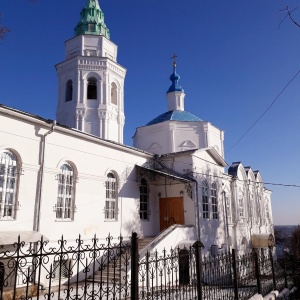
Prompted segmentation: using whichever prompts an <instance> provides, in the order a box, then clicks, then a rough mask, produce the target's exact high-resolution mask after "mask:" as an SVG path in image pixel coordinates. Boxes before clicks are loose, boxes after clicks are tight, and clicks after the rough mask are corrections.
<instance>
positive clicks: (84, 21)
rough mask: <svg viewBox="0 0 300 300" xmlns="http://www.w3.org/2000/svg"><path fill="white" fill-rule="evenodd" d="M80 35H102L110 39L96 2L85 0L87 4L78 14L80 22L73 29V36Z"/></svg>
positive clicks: (102, 15)
mask: <svg viewBox="0 0 300 300" xmlns="http://www.w3.org/2000/svg"><path fill="white" fill-rule="evenodd" d="M81 34H92V35H104V36H105V37H106V38H108V39H110V32H109V29H108V28H107V27H106V25H105V23H104V13H103V12H102V10H101V8H100V5H99V2H98V0H87V4H86V6H85V7H83V9H82V11H81V13H80V21H79V22H78V24H77V26H76V27H75V36H78V35H81Z"/></svg>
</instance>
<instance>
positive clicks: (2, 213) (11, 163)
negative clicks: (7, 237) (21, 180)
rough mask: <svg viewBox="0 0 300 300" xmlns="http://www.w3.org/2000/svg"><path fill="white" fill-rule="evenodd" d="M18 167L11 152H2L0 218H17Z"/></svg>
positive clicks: (0, 156) (0, 160)
mask: <svg viewBox="0 0 300 300" xmlns="http://www.w3.org/2000/svg"><path fill="white" fill-rule="evenodd" d="M17 166H18V164H17V158H16V156H15V155H14V154H13V153H12V152H11V151H8V150H5V151H2V152H0V218H7V219H13V218H15V217H16V191H17V179H18V178H17V177H18V174H17V173H18V168H17Z"/></svg>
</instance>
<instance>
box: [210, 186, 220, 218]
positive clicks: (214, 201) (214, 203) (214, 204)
mask: <svg viewBox="0 0 300 300" xmlns="http://www.w3.org/2000/svg"><path fill="white" fill-rule="evenodd" d="M210 193H211V211H212V218H213V220H218V219H219V211H218V190H217V184H216V183H215V182H213V183H212V184H211V189H210Z"/></svg>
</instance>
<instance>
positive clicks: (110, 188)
mask: <svg viewBox="0 0 300 300" xmlns="http://www.w3.org/2000/svg"><path fill="white" fill-rule="evenodd" d="M105 185H106V201H105V219H106V220H116V219H117V179H116V176H115V175H114V174H113V173H108V174H107V179H106V184H105Z"/></svg>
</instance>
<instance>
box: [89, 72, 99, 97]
mask: <svg viewBox="0 0 300 300" xmlns="http://www.w3.org/2000/svg"><path fill="white" fill-rule="evenodd" d="M87 98H88V99H97V79H96V78H94V77H91V78H89V79H88V82H87Z"/></svg>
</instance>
